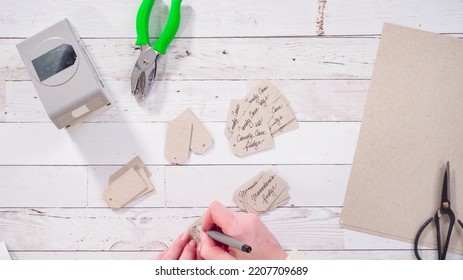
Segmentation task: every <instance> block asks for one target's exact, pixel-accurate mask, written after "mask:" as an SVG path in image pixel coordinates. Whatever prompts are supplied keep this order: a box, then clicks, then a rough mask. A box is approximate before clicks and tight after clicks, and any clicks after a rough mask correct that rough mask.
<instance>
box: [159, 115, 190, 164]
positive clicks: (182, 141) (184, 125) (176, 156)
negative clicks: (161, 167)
mask: <svg viewBox="0 0 463 280" xmlns="http://www.w3.org/2000/svg"><path fill="white" fill-rule="evenodd" d="M191 129H192V123H191V122H180V121H170V122H169V124H168V127H167V137H166V146H165V150H164V156H165V157H166V159H167V161H169V162H170V163H174V164H180V163H184V162H186V161H187V160H188V157H189V152H190V142H191Z"/></svg>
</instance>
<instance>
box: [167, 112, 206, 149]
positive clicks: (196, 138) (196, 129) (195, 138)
mask: <svg viewBox="0 0 463 280" xmlns="http://www.w3.org/2000/svg"><path fill="white" fill-rule="evenodd" d="M174 121H183V122H190V123H191V124H192V125H193V126H192V131H191V142H190V149H191V150H192V151H193V153H195V154H202V153H204V152H205V151H206V150H207V149H209V147H211V146H212V141H213V140H212V135H211V134H210V133H209V131H208V130H207V129H206V127H205V126H204V125H203V124H202V123H201V121H200V120H199V119H198V118H197V117H196V116H195V114H194V113H193V112H192V111H191V109H187V110H186V111H184V112H183V113H181V114H180V115H179V116H178V117H177V118H175V120H174Z"/></svg>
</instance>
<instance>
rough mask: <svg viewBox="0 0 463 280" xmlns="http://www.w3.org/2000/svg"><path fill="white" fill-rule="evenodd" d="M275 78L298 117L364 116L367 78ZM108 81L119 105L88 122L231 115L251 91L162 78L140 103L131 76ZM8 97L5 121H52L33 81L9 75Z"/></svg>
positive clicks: (240, 85) (240, 84) (239, 85)
mask: <svg viewBox="0 0 463 280" xmlns="http://www.w3.org/2000/svg"><path fill="white" fill-rule="evenodd" d="M271 82H272V83H273V84H275V85H276V86H277V87H278V89H279V90H280V91H281V92H282V94H283V95H284V96H285V97H286V98H287V99H288V101H289V102H290V104H291V108H292V109H293V110H294V112H295V114H296V117H297V119H298V120H299V121H361V119H362V116H363V107H364V104H365V100H366V95H367V92H368V85H369V81H368V80H273V81H271ZM249 84H252V83H249ZM106 85H107V87H108V88H109V90H110V92H111V95H112V97H113V100H114V102H113V104H114V106H112V107H111V108H110V109H108V110H106V111H104V112H103V113H101V114H99V115H96V116H94V117H92V118H90V119H88V120H86V122H151V121H153V120H155V121H169V120H172V119H174V118H175V117H176V116H177V115H178V114H180V113H181V112H183V111H184V110H185V109H186V108H191V109H192V110H193V112H194V113H195V114H196V115H197V116H198V117H199V118H200V119H201V120H202V121H226V119H227V112H228V107H229V106H230V102H231V100H232V99H241V98H243V97H244V96H245V94H246V92H247V89H246V85H247V82H246V81H159V82H158V83H157V85H156V88H155V89H153V90H152V91H151V94H150V95H149V96H148V97H147V98H146V99H145V100H144V101H143V102H142V103H140V102H137V100H136V99H135V98H134V97H133V96H132V95H131V94H130V82H129V81H109V82H106ZM0 87H1V84H0ZM0 98H1V96H0ZM5 99H6V101H5V112H6V114H4V115H1V116H0V117H4V121H5V122H50V119H49V118H48V116H47V113H46V112H45V109H43V106H42V104H41V102H40V100H39V99H38V95H37V92H36V91H35V89H34V87H33V85H32V83H31V82H30V81H7V82H6V97H5ZM0 106H1V104H0ZM1 113H2V112H1V111H0V114H1ZM153 116H156V117H155V118H153Z"/></svg>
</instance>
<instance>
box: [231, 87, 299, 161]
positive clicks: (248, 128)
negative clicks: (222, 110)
mask: <svg viewBox="0 0 463 280" xmlns="http://www.w3.org/2000/svg"><path fill="white" fill-rule="evenodd" d="M261 121H263V122H265V123H266V126H264V125H262V123H261ZM267 127H268V129H267ZM298 127H299V125H298V123H297V120H296V116H295V114H294V112H293V110H292V109H291V107H290V106H289V102H288V100H287V99H286V98H285V97H284V96H283V95H282V94H281V93H280V92H279V91H278V89H277V88H276V87H275V86H274V85H272V84H271V83H270V82H268V81H261V82H259V83H258V85H257V86H255V87H253V88H252V89H251V91H250V92H249V93H248V94H247V95H246V96H245V97H244V98H243V99H242V100H232V102H231V104H230V108H229V111H228V118H227V124H226V126H225V132H224V133H225V136H226V137H227V139H228V140H229V141H230V144H231V145H232V151H233V153H234V154H235V155H237V156H239V157H242V156H245V155H248V154H252V153H256V152H259V151H263V150H266V149H269V148H271V147H273V137H276V136H279V135H282V134H284V133H287V132H289V131H291V130H294V129H297V128H298ZM268 131H269V132H270V133H268Z"/></svg>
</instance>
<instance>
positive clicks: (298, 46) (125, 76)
mask: <svg viewBox="0 0 463 280" xmlns="http://www.w3.org/2000/svg"><path fill="white" fill-rule="evenodd" d="M19 41H20V40H17V39H0V52H1V53H2V56H1V57H0V79H3V80H30V77H29V76H28V74H27V73H26V70H25V68H24V65H23V63H22V61H21V59H20V57H19V54H18V52H17V50H16V47H15V44H17V43H18V42H19ZM83 42H84V44H85V45H86V47H87V50H88V52H89V54H90V56H91V57H92V59H93V61H94V62H95V66H96V68H97V70H98V72H99V73H100V74H101V75H102V77H103V79H104V80H129V78H130V74H131V72H132V69H133V65H134V63H135V60H136V59H137V57H138V54H139V52H138V51H137V50H135V49H134V48H133V42H132V40H129V39H106V40H101V39H84V40H83ZM378 42H379V40H378V38H350V37H345V38H331V37H330V38H323V39H321V38H291V39H289V38H211V39H202V38H201V39H199V38H198V39H178V40H175V41H173V42H172V45H171V46H170V49H169V51H168V52H167V54H166V55H165V56H163V57H161V58H160V59H159V60H158V69H157V75H156V79H157V80H237V79H275V80H280V79H292V80H294V79H369V78H370V76H371V73H372V71H373V63H374V60H375V57H376V49H377V47H378ZM359 50H361V51H359Z"/></svg>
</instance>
